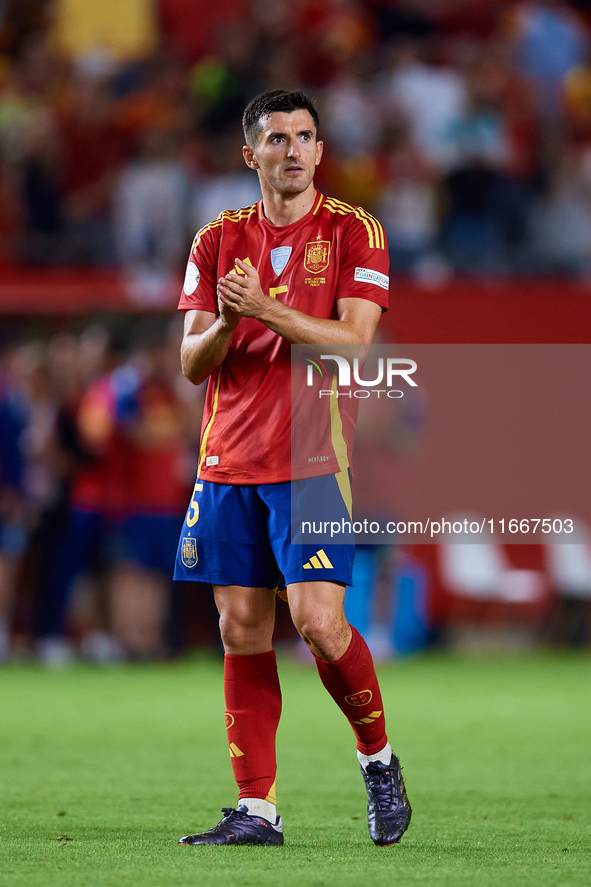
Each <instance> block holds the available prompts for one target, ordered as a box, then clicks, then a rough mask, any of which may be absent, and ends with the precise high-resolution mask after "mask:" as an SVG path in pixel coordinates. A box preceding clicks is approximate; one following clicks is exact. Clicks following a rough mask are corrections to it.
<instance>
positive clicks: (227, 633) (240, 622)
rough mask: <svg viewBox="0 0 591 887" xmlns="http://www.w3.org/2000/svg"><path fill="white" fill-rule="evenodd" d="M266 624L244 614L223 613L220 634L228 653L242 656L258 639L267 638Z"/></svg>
mask: <svg viewBox="0 0 591 887" xmlns="http://www.w3.org/2000/svg"><path fill="white" fill-rule="evenodd" d="M266 629H267V626H266V622H264V621H263V622H261V620H260V619H257V618H256V617H254V616H251V615H248V614H245V613H244V614H243V613H239V614H236V613H222V614H221V615H220V634H221V637H222V643H223V645H224V649H225V650H226V652H233V653H237V654H240V653H241V652H243V651H244V650H245V649H247V648H248V649H249V650H250V648H251V647H252V643H253V641H256V639H257V638H258V637H261V638H262V637H263V636H266Z"/></svg>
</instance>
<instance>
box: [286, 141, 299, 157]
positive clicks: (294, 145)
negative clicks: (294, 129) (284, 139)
mask: <svg viewBox="0 0 591 887" xmlns="http://www.w3.org/2000/svg"><path fill="white" fill-rule="evenodd" d="M287 156H288V157H294V158H295V157H299V156H300V146H299V144H298V142H297V140H296V139H290V141H289V143H288V146H287Z"/></svg>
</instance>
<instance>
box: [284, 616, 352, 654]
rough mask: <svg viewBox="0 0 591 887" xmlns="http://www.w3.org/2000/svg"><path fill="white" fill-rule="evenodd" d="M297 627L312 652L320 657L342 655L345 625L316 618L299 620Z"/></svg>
mask: <svg viewBox="0 0 591 887" xmlns="http://www.w3.org/2000/svg"><path fill="white" fill-rule="evenodd" d="M296 628H297V630H298V633H299V635H300V637H301V638H302V640H303V641H304V642H305V643H306V645H307V646H308V647H309V648H310V650H311V651H312V653H314V655H315V656H318V657H319V658H320V659H326V660H334V659H336V658H338V657H339V655H342V651H343V646H344V643H345V641H344V635H345V633H346V632H345V626H341V625H339V624H335V623H334V621H329V620H323V619H318V618H314V619H308V620H307V619H302V620H299V622H298V623H296Z"/></svg>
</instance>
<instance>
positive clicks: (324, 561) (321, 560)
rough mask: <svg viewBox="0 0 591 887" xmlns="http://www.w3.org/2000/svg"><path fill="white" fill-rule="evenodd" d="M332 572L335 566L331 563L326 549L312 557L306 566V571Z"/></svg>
mask: <svg viewBox="0 0 591 887" xmlns="http://www.w3.org/2000/svg"><path fill="white" fill-rule="evenodd" d="M324 569H326V570H332V569H333V565H332V564H331V562H330V561H329V559H328V557H327V555H326V552H325V551H324V549H322V548H321V549H320V550H319V551H317V552H316V554H314V555H312V557H311V558H310V560H309V561H308V563H307V564H304V570H324Z"/></svg>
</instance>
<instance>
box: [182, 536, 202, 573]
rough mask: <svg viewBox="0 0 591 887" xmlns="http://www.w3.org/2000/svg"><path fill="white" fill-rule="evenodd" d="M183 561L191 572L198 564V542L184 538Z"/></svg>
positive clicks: (187, 537) (188, 537)
mask: <svg viewBox="0 0 591 887" xmlns="http://www.w3.org/2000/svg"><path fill="white" fill-rule="evenodd" d="M181 561H182V562H183V563H184V565H185V567H187V568H188V569H189V570H190V569H192V568H193V567H194V566H196V564H197V561H198V557H197V542H196V541H195V539H192V538H191V537H190V536H183V539H182V542H181Z"/></svg>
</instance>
